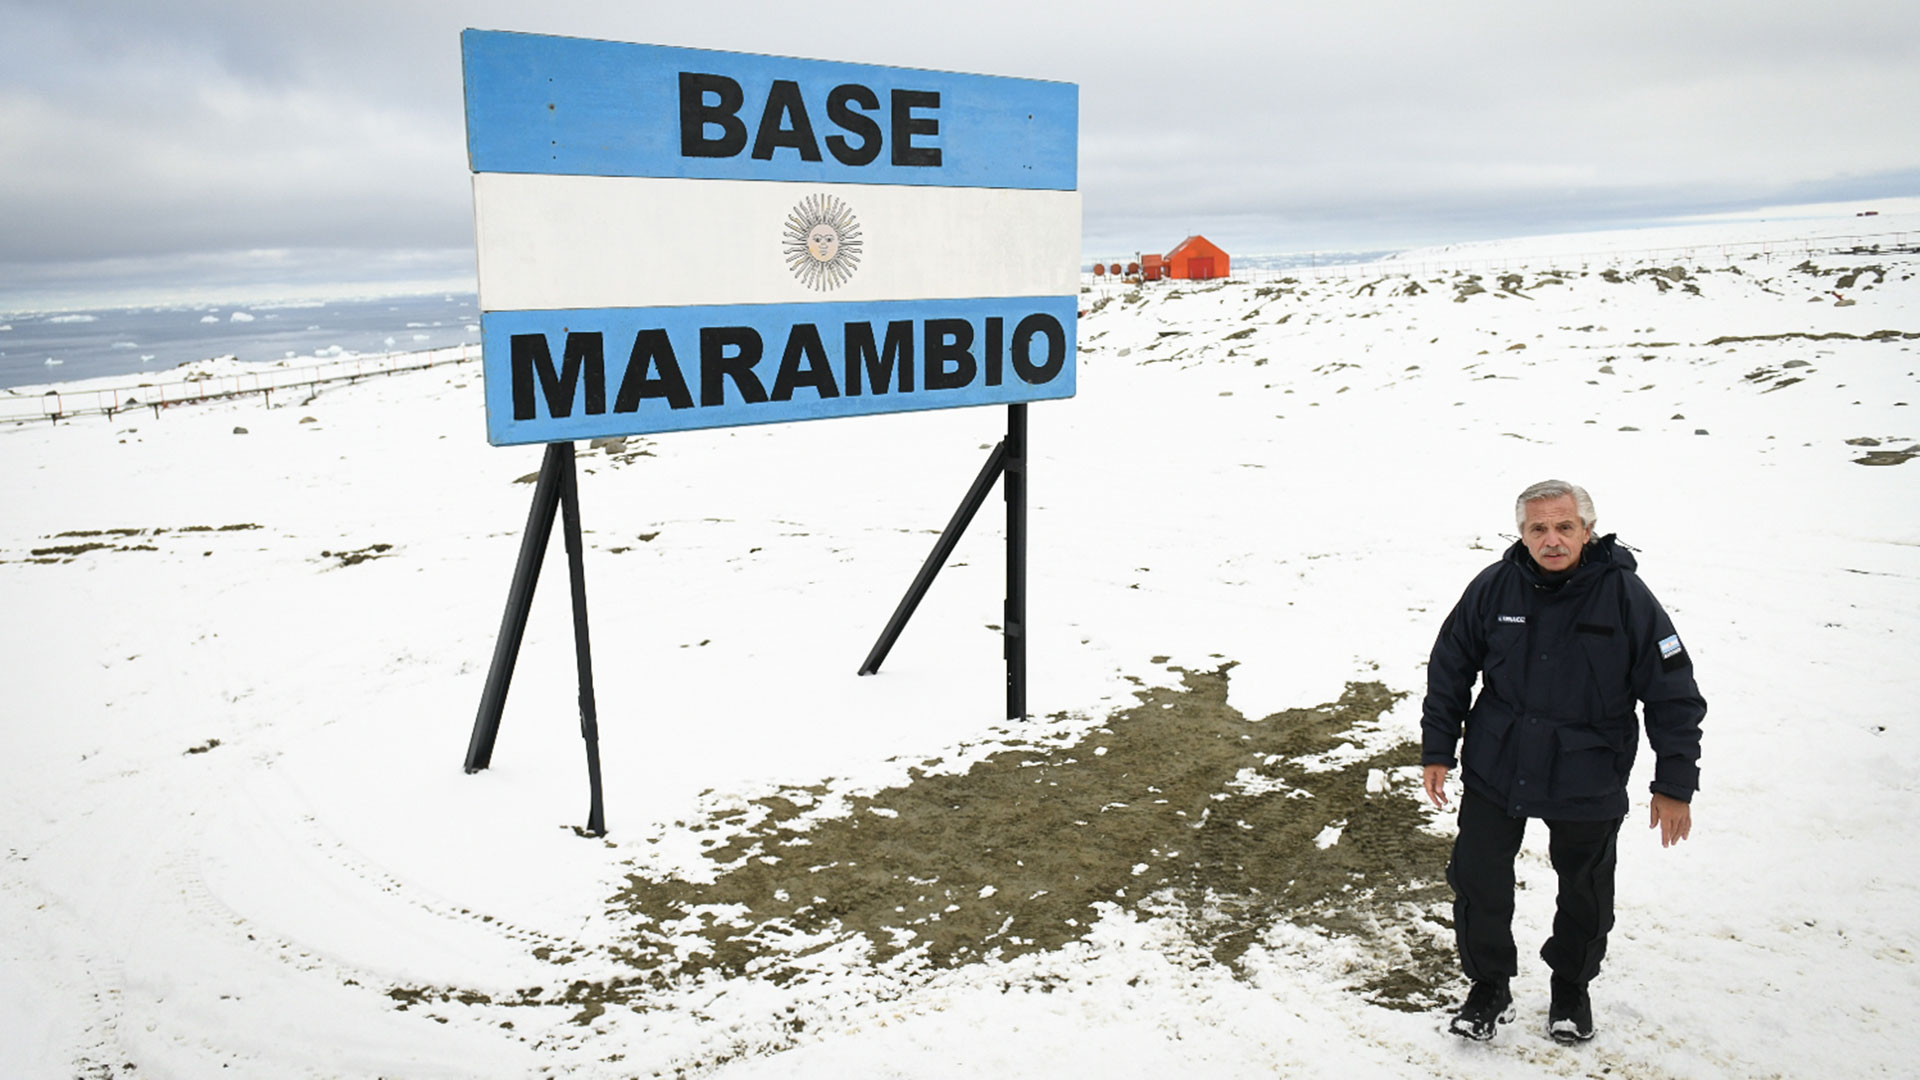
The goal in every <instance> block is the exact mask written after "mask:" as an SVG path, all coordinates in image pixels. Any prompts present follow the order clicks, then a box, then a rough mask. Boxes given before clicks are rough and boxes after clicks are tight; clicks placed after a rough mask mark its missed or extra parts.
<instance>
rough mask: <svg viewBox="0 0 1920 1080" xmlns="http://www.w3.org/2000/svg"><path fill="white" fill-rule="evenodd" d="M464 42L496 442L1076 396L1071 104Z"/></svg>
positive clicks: (882, 75) (799, 63)
mask: <svg viewBox="0 0 1920 1080" xmlns="http://www.w3.org/2000/svg"><path fill="white" fill-rule="evenodd" d="M461 47H462V53H463V57H464V61H465V79H466V112H467V144H468V158H469V163H470V165H471V168H472V170H473V173H474V177H473V195H474V217H475V223H476V234H477V241H478V249H479V270H480V307H481V317H480V325H481V348H482V353H483V365H484V368H485V381H486V401H487V436H488V440H489V441H490V442H492V443H494V444H495V445H511V444H521V443H540V442H557V441H566V440H574V439H584V438H593V437H599V436H609V435H628V434H639V433H647V432H661V431H678V430H687V429H692V428H708V427H725V426H732V425H738V424H755V423H767V422H773V421H781V420H802V419H814V418H824V417H835V416H860V415H867V414H872V413H882V412H901V411H907V410H915V409H938V408H948V407H953V406H962V405H992V404H1017V403H1021V402H1028V401H1037V400H1044V399H1051V398H1065V397H1071V396H1072V395H1073V392H1074V379H1075V354H1076V352H1077V343H1076V340H1075V329H1076V327H1075V322H1076V312H1077V308H1078V302H1079V289H1080V284H1079V264H1080V194H1079V191H1078V174H1077V160H1076V158H1077V153H1078V128H1079V89H1078V87H1076V86H1074V85H1073V84H1071V83H1059V82H1045V81H1038V80H1032V79H1013V78H1000V77H991V76H982V75H962V74H955V73H951V72H939V71H924V70H918V69H912V68H894V67H879V66H873V65H864V64H843V63H832V62H826V61H818V60H799V59H791V58H786V57H776V56H760V55H751V54H744V53H728V52H714V51H708V50H701V49H682V48H670V47H665V46H659V45H639V44H627V43H620V42H609V41H589V40H581V39H574V38H558V37H545V36H538V35H530V34H515V33H502V32H494V31H480V30H468V31H466V32H465V33H464V34H463V35H462V39H461Z"/></svg>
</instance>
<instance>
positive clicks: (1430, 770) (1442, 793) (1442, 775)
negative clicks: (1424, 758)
mask: <svg viewBox="0 0 1920 1080" xmlns="http://www.w3.org/2000/svg"><path fill="white" fill-rule="evenodd" d="M1421 783H1423V784H1424V785H1425V786H1426V789H1427V798H1429V799H1432V800H1433V805H1435V806H1438V807H1440V808H1441V809H1443V810H1444V809H1446V806H1447V767H1446V766H1445V765H1429V766H1427V767H1426V770H1425V772H1424V775H1422V776H1421Z"/></svg>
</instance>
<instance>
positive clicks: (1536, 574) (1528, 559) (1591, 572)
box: [1500, 533, 1639, 587]
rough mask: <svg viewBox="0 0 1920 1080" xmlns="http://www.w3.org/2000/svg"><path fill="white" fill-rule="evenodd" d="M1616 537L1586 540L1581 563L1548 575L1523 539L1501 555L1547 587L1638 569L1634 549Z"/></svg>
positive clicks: (1616, 535) (1610, 534)
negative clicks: (1618, 571) (1614, 571)
mask: <svg viewBox="0 0 1920 1080" xmlns="http://www.w3.org/2000/svg"><path fill="white" fill-rule="evenodd" d="M1617 537H1618V534H1616V533H1608V534H1607V535H1605V536H1602V537H1599V538H1598V539H1594V540H1589V541H1587V546H1586V547H1585V548H1584V549H1583V550H1582V551H1581V552H1580V565H1579V566H1576V567H1574V568H1573V569H1572V570H1568V571H1565V572H1564V573H1563V574H1560V575H1549V574H1548V573H1547V572H1546V571H1545V570H1542V569H1540V564H1539V563H1537V562H1534V561H1533V553H1532V552H1529V551H1528V550H1527V545H1526V543H1525V542H1524V541H1520V540H1515V541H1514V542H1513V544H1512V546H1510V547H1508V548H1507V550H1506V552H1505V553H1504V554H1502V555H1501V556H1500V558H1501V560H1502V561H1503V562H1508V563H1512V564H1513V565H1514V566H1515V567H1516V568H1518V569H1519V570H1520V572H1521V573H1523V574H1525V575H1526V576H1527V580H1529V581H1531V582H1534V583H1535V584H1537V585H1545V586H1550V587H1552V586H1558V585H1561V584H1564V583H1565V582H1569V581H1575V580H1578V579H1581V578H1587V577H1595V576H1598V575H1600V574H1605V573H1609V572H1611V571H1613V570H1616V569H1618V570H1634V569H1638V567H1639V563H1637V562H1636V561H1635V560H1634V557H1633V552H1632V551H1631V550H1630V549H1628V547H1627V546H1626V545H1625V544H1622V543H1620V542H1619V541H1618V539H1617Z"/></svg>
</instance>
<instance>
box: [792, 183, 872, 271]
mask: <svg viewBox="0 0 1920 1080" xmlns="http://www.w3.org/2000/svg"><path fill="white" fill-rule="evenodd" d="M782 248H783V250H784V251H785V254H786V257H787V269H789V270H791V271H793V276H794V277H795V278H796V279H797V280H798V281H799V282H800V283H801V284H803V285H805V286H806V287H807V288H809V289H816V290H818V291H820V292H826V291H827V290H829V289H837V288H839V287H840V286H842V285H845V284H846V283H847V281H848V279H850V278H852V277H853V272H854V271H855V270H857V269H859V267H860V221H859V219H858V218H856V217H854V216H853V209H852V208H851V207H849V206H848V205H847V204H846V203H844V202H841V201H840V200H839V199H837V198H835V197H833V196H832V195H809V196H807V197H806V198H804V199H801V200H800V203H799V205H797V206H795V207H794V208H793V210H792V212H791V213H789V214H787V227H786V240H785V242H784V243H783V244H782Z"/></svg>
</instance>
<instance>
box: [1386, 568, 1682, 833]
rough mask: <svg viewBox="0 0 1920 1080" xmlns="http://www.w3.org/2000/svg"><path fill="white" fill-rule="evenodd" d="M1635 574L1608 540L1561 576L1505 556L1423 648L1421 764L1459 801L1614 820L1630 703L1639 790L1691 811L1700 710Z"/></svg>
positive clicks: (1668, 628)
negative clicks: (1439, 770)
mask: <svg viewBox="0 0 1920 1080" xmlns="http://www.w3.org/2000/svg"><path fill="white" fill-rule="evenodd" d="M1635 565H1636V564H1635V561H1634V558H1633V553H1632V552H1630V551H1629V550H1627V548H1626V547H1624V546H1622V545H1620V544H1617V543H1615V542H1614V537H1613V535H1612V534H1609V535H1607V536H1604V537H1602V538H1600V539H1598V540H1595V541H1592V542H1590V543H1589V544H1588V545H1587V547H1586V549H1585V551H1583V552H1582V554H1581V558H1580V564H1579V565H1578V566H1576V567H1574V568H1573V569H1572V570H1571V571H1567V572H1564V573H1561V574H1549V573H1548V572H1547V571H1545V570H1543V569H1541V567H1540V565H1539V564H1538V563H1536V562H1534V560H1533V556H1532V554H1531V553H1530V552H1528V551H1527V548H1526V545H1525V544H1522V543H1518V542H1516V543H1515V544H1514V545H1513V546H1512V547H1510V548H1508V549H1507V551H1506V553H1505V554H1504V555H1503V556H1502V557H1501V559H1500V561H1499V562H1497V563H1494V564H1493V565H1492V566H1489V567H1487V568H1486V569H1485V570H1483V571H1481V572H1480V574H1479V575H1478V576H1477V577H1475V578H1474V579H1473V581H1472V583H1471V584H1469V585H1468V586H1467V590H1466V593H1465V594H1464V595H1462V596H1461V598H1460V602H1459V603H1458V604H1457V605H1455V606H1454V609H1453V612H1452V613H1451V614H1449V615H1448V616H1447V620H1446V622H1445V623H1443V624H1442V625H1441V627H1440V636H1439V638H1438V640H1436V641H1435V642H1434V645H1433V655H1432V657H1431V659H1430V660H1429V662H1428V665H1427V696H1426V699H1425V701H1424V703H1423V709H1422V715H1421V719H1420V727H1421V739H1422V752H1421V762H1422V764H1425V765H1445V766H1447V767H1448V768H1450V769H1451V768H1454V767H1455V766H1456V765H1460V766H1462V767H1463V768H1462V780H1463V781H1464V782H1465V783H1466V785H1467V787H1468V788H1470V789H1472V790H1473V791H1474V792H1475V793H1477V794H1479V795H1481V796H1483V797H1485V798H1487V799H1490V800H1492V801H1494V802H1496V803H1498V804H1499V805H1500V806H1502V807H1504V808H1505V809H1506V811H1507V813H1508V814H1509V815H1511V816H1514V817H1537V818H1548V819H1553V820H1564V821H1587V820H1604V819H1608V818H1617V817H1624V816H1625V815H1626V812H1627V774H1628V772H1629V771H1630V770H1631V769H1632V768H1633V759H1634V755H1635V752H1636V751H1637V750H1638V748H1639V743H1640V739H1639V730H1638V729H1639V724H1638V722H1637V720H1636V717H1635V715H1634V703H1635V702H1636V701H1637V702H1639V703H1640V705H1641V706H1642V708H1643V710H1644V713H1645V722H1646V731H1647V744H1648V745H1649V746H1650V747H1651V748H1652V750H1653V753H1654V775H1653V782H1652V784H1651V785H1650V786H1651V788H1652V790H1653V791H1655V792H1657V793H1659V794H1662V795H1669V796H1672V797H1673V798H1676V799H1679V800H1680V801H1682V802H1688V801H1691V799H1692V797H1693V793H1694V791H1695V790H1696V789H1698V788H1699V786H1700V768H1699V761H1700V721H1701V719H1702V718H1703V717H1705V716H1706V712H1707V703H1706V701H1705V700H1704V699H1703V698H1702V697H1701V696H1700V690H1699V688H1698V687H1697V686H1695V685H1694V681H1693V661H1692V659H1691V658H1690V657H1689V656H1688V654H1687V650H1686V648H1685V647H1684V646H1683V645H1682V644H1681V642H1680V637H1679V635H1678V634H1676V633H1675V632H1674V629H1673V622H1672V620H1671V619H1669V618H1668V617H1667V613H1666V611H1665V610H1664V609H1662V608H1661V606H1660V602H1659V601H1657V600H1655V599H1654V597H1653V593H1652V592H1651V591H1649V590H1648V589H1647V586H1646V584H1645V583H1643V582H1642V581H1641V580H1640V577H1639V575H1638V574H1636V573H1635V572H1634V569H1635ZM1476 677H1478V678H1479V679H1480V680H1481V688H1480V694H1479V696H1478V697H1477V698H1472V692H1473V684H1474V679H1475V678H1476ZM1470 699H1471V700H1472V702H1473V704H1472V707H1471V708H1469V707H1468V701H1469V700H1470ZM1463 728H1464V730H1465V735H1466V741H1465V745H1464V746H1461V733H1462V729H1463ZM1456 747H1459V748H1460V760H1459V761H1458V762H1456V761H1455V759H1454V751H1455V748H1456Z"/></svg>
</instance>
